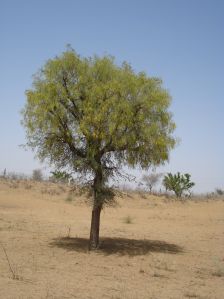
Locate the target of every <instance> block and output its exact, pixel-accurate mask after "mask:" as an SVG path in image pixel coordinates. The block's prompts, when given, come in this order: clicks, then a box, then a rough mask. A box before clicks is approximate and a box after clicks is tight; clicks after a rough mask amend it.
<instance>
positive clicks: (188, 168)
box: [0, 0, 224, 192]
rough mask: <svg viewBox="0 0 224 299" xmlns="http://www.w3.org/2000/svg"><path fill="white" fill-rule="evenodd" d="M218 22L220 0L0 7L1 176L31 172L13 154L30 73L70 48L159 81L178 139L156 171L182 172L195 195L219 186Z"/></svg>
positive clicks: (2, 2) (221, 96)
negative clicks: (189, 179) (166, 95)
mask: <svg viewBox="0 0 224 299" xmlns="http://www.w3.org/2000/svg"><path fill="white" fill-rule="evenodd" d="M223 16H224V1H221V0H220V1H218V0H210V1H206V0H178V1H175V0H164V1H162V0H161V1H158V0H155V1H150V0H148V1H146V0H145V1H144V0H129V1H126V0H117V1H116V0H113V1H109V0H108V1H107V0H104V1H100V0H92V1H91V0H89V1H87V0H86V1H85V0H79V1H78V0H77V1H76V0H73V1H72V0H70V1H69V0H60V1H59V0H45V1H43V0H36V1H33V0H27V1H24V0H20V1H16V0H15V1H11V0H0V38H1V45H0V104H1V106H0V128H1V129H0V140H1V145H0V172H1V171H3V169H4V168H7V170H8V171H17V172H24V173H31V172H32V170H33V169H34V168H37V167H39V163H38V161H36V160H34V158H33V154H32V153H31V152H25V151H24V150H23V149H22V148H19V144H23V143H25V133H24V129H23V128H22V127H21V125H20V119H21V116H20V114H19V112H20V110H21V109H22V107H23V106H24V103H25V96H24V92H25V90H26V89H28V88H30V86H31V82H32V74H34V73H35V72H36V71H37V70H38V69H39V68H40V67H41V66H42V65H43V64H44V63H45V62H46V60H47V59H48V58H53V57H54V56H55V55H57V54H60V53H61V52H62V51H63V50H64V49H65V46H66V44H68V43H69V44H71V45H72V47H73V48H74V49H75V50H76V51H77V52H78V53H79V54H81V55H82V56H91V55H93V54H98V55H103V54H112V55H113V56H115V57H116V60H117V63H120V62H122V61H123V60H126V61H128V62H130V63H131V65H132V66H133V68H134V69H135V70H136V71H137V72H138V71H142V70H144V71H146V72H147V74H148V75H149V76H159V77H161V78H162V79H163V81H164V86H165V87H166V88H167V89H168V90H169V91H170V94H171V95H172V98H173V102H172V106H171V108H170V109H171V111H172V112H173V114H174V120H175V122H176V124H177V130H176V132H175V135H176V136H178V137H179V138H180V139H181V143H180V145H179V146H178V147H177V148H176V149H175V150H174V151H173V152H172V153H171V156H170V162H169V164H167V165H166V166H165V167H163V168H162V169H161V170H162V171H164V172H166V171H172V172H176V171H180V172H189V173H191V174H192V179H193V181H195V182H196V187H195V189H194V190H195V191H200V192H202V191H203V192H206V191H212V190H214V188H216V187H221V188H224V138H223V133H224V120H223V114H224V17H223ZM41 167H43V168H44V166H43V165H42V166H41Z"/></svg>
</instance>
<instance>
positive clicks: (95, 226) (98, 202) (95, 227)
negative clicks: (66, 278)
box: [89, 160, 103, 250]
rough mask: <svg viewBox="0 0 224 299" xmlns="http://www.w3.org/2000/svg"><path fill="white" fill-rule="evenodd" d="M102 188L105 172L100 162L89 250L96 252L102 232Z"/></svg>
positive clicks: (95, 186)
mask: <svg viewBox="0 0 224 299" xmlns="http://www.w3.org/2000/svg"><path fill="white" fill-rule="evenodd" d="M102 188H103V172H102V168H101V163H100V160H99V161H98V168H97V170H96V173H95V178H94V182H93V192H94V195H93V196H94V198H93V209H92V220H91V228H90V238H89V250H95V249H97V248H98V247H99V232H100V213H101V210H102V206H103V202H102V198H101V196H102Z"/></svg>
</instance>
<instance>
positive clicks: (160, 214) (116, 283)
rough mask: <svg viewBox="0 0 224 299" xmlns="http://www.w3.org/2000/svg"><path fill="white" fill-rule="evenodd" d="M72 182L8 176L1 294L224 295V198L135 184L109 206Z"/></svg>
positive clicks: (0, 187) (2, 208)
mask: <svg viewBox="0 0 224 299" xmlns="http://www.w3.org/2000/svg"><path fill="white" fill-rule="evenodd" d="M83 199H84V198H81V197H80V196H79V195H77V194H70V193H69V187H66V186H63V185H56V184H53V183H46V182H45V183H37V182H31V181H30V182H29V181H27V182H25V181H20V182H18V181H16V182H13V181H4V180H1V181H0V298H3V299H9V298H10V299H14V298H15V299H17V298H18V299H20V298H21V299H28V298H43V299H45V298H52V299H53V298H54V299H63V298H67V299H69V298H79V299H93V298H94V299H101V298H105V299H106V298H110V299H181V298H184V299H185V298H199V299H223V298H224V200H223V199H219V200H217V199H214V200H212V199H210V200H197V201H196V200H187V201H176V200H170V199H169V200H168V199H165V198H161V197H160V198H159V197H153V196H149V195H144V196H141V195H139V194H133V193H132V194H127V195H125V196H124V197H123V198H119V199H118V200H117V205H116V206H114V207H108V208H105V209H104V210H103V211H102V214H101V231H100V235H101V247H100V249H99V250H98V251H96V252H88V250H87V248H88V237H89V227H90V215H91V208H90V206H88V205H87V204H86V203H85V200H83Z"/></svg>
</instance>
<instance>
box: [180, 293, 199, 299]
mask: <svg viewBox="0 0 224 299" xmlns="http://www.w3.org/2000/svg"><path fill="white" fill-rule="evenodd" d="M184 297H186V298H200V297H198V295H197V294H195V293H185V294H184Z"/></svg>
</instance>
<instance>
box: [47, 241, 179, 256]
mask: <svg viewBox="0 0 224 299" xmlns="http://www.w3.org/2000/svg"><path fill="white" fill-rule="evenodd" d="M88 243H89V240H88V239H87V238H78V237H77V238H69V237H64V238H57V239H54V240H53V241H52V242H51V243H50V246H53V247H55V246H57V247H59V248H63V249H66V250H68V251H76V252H88ZM97 252H99V253H102V254H104V255H111V254H119V255H129V256H137V255H145V254H148V253H150V252H161V253H170V254H177V253H182V252H183V248H182V247H181V246H178V245H176V244H172V243H167V242H164V241H158V240H146V239H141V240H136V239H127V238H106V237H102V238H101V239H100V246H99V249H98V250H97Z"/></svg>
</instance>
